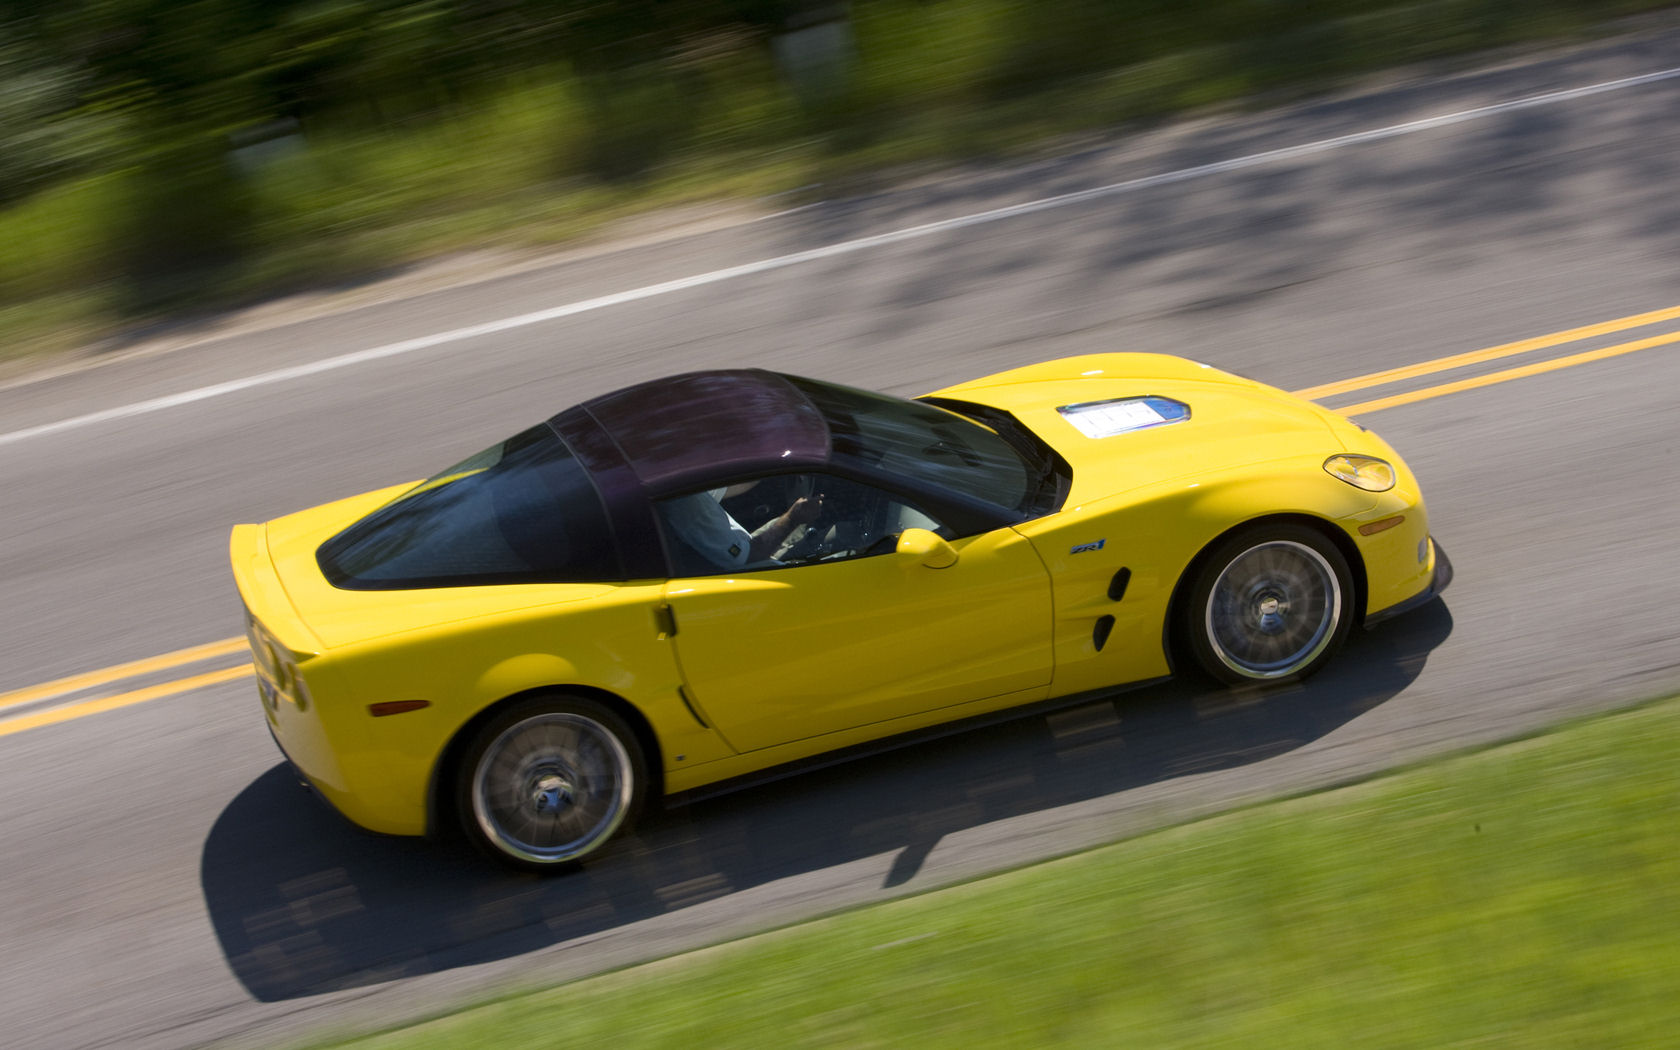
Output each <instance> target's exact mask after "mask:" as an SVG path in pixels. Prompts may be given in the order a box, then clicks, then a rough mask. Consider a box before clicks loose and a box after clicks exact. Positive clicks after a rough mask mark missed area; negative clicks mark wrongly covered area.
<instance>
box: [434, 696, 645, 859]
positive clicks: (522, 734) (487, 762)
mask: <svg viewBox="0 0 1680 1050" xmlns="http://www.w3.org/2000/svg"><path fill="white" fill-rule="evenodd" d="M459 768H460V773H459V775H458V778H457V783H456V809H457V813H458V814H459V817H460V822H461V827H462V829H463V830H464V831H465V832H466V835H467V838H468V839H470V840H471V841H472V842H473V844H474V845H475V846H477V847H478V848H479V849H481V850H483V851H485V852H486V853H488V854H489V855H490V856H491V857H494V858H495V859H496V860H498V861H501V862H502V863H504V864H508V865H511V866H513V867H516V868H523V869H525V870H527V871H555V870H561V869H564V868H567V867H570V866H572V865H574V864H576V863H577V862H578V861H581V860H583V859H584V858H586V857H588V856H591V855H592V854H594V853H596V852H597V851H599V850H600V849H601V848H602V847H603V846H605V845H606V844H607V843H608V842H609V841H611V840H612V838H613V836H614V835H616V834H618V833H619V832H620V831H623V830H625V829H627V828H628V827H629V826H630V825H631V824H632V823H633V822H634V820H635V817H636V814H637V813H638V811H639V810H640V809H641V806H642V803H643V801H644V796H645V795H646V793H647V780H648V778H647V763H646V759H645V758H644V756H643V755H642V749H641V745H640V744H639V743H638V742H637V740H636V735H635V733H633V732H631V731H630V728H629V727H628V726H627V725H625V723H624V720H623V719H622V718H620V717H619V716H618V715H617V714H616V713H614V712H613V711H612V710H611V709H610V708H608V707H607V706H606V705H604V704H601V703H599V702H597V701H594V700H590V699H586V698H584V697H578V696H568V695H564V694H551V695H548V696H541V697H533V698H531V699H528V700H521V701H518V702H516V703H514V704H511V705H509V706H508V707H507V708H506V709H505V710H503V711H501V712H499V713H498V714H497V715H496V716H495V717H493V718H492V719H491V720H490V721H489V722H487V723H485V724H484V725H483V726H482V727H481V728H480V729H479V730H478V732H477V733H475V734H474V736H473V738H472V741H471V743H470V744H468V746H467V749H466V751H465V753H464V757H463V760H462V762H461V765H460V767H459Z"/></svg>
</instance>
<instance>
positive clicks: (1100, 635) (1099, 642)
mask: <svg viewBox="0 0 1680 1050" xmlns="http://www.w3.org/2000/svg"><path fill="white" fill-rule="evenodd" d="M1112 630H1114V617H1112V616H1099V617H1097V625H1096V626H1095V627H1093V628H1091V644H1092V645H1094V646H1096V647H1097V652H1099V653H1100V652H1102V647H1103V646H1105V645H1107V644H1108V633H1109V632H1110V631H1112Z"/></svg>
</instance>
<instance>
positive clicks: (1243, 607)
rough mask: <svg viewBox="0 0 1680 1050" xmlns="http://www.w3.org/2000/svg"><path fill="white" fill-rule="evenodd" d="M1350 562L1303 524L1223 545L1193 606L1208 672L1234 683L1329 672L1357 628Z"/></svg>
mask: <svg viewBox="0 0 1680 1050" xmlns="http://www.w3.org/2000/svg"><path fill="white" fill-rule="evenodd" d="M1353 598H1354V591H1353V582H1352V575H1351V573H1349V571H1348V565H1347V560H1346V559H1345V558H1344V557H1342V553H1341V551H1339V550H1337V549H1336V546H1335V544H1333V543H1331V542H1330V541H1329V540H1328V539H1326V538H1325V537H1324V536H1322V535H1321V534H1319V533H1317V532H1315V531H1313V530H1312V529H1309V528H1306V527H1304V526H1300V525H1289V524H1277V525H1260V526H1256V527H1254V528H1251V529H1245V530H1243V531H1242V532H1239V533H1237V534H1235V535H1233V536H1231V537H1229V538H1227V539H1225V540H1224V541H1222V542H1221V543H1220V544H1219V545H1218V546H1217V547H1215V548H1214V549H1213V550H1212V551H1211V552H1210V553H1209V555H1208V557H1207V558H1206V559H1205V560H1204V561H1203V563H1202V569H1201V572H1200V575H1199V576H1198V577H1197V579H1196V582H1195V585H1194V587H1193V588H1192V590H1191V595H1190V602H1189V603H1188V607H1187V608H1186V610H1185V612H1186V623H1185V624H1184V626H1185V628H1186V632H1187V634H1188V637H1189V639H1190V645H1191V650H1192V651H1193V653H1194V654H1195V657H1196V661H1197V663H1199V664H1200V665H1201V667H1202V668H1203V670H1205V671H1207V672H1208V673H1209V674H1211V675H1213V676H1214V677H1215V678H1218V679H1220V680H1221V681H1225V682H1230V683H1233V684H1243V683H1256V682H1275V681H1282V680H1287V679H1300V678H1305V677H1306V676H1307V675H1310V674H1312V673H1313V672H1315V671H1317V670H1318V669H1319V668H1321V667H1323V666H1324V664H1325V663H1326V662H1328V661H1329V659H1330V657H1331V656H1332V655H1333V654H1334V653H1335V651H1336V650H1337V649H1338V648H1339V647H1340V646H1341V644H1342V641H1343V640H1344V639H1345V638H1346V637H1347V633H1348V629H1349V627H1350V626H1351V625H1352V623H1353V615H1352V602H1353Z"/></svg>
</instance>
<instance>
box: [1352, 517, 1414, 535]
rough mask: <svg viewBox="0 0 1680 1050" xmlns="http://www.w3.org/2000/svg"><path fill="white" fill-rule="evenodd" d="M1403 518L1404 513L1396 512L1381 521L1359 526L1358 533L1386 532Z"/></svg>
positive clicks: (1373, 533)
mask: <svg viewBox="0 0 1680 1050" xmlns="http://www.w3.org/2000/svg"><path fill="white" fill-rule="evenodd" d="M1405 520H1406V516H1405V515H1404V514H1396V515H1395V516H1394V517H1392V518H1384V519H1382V520H1381V521H1373V522H1370V523H1369V524H1365V525H1361V526H1359V534H1360V535H1361V536H1375V535H1376V534H1377V533H1379V532H1387V531H1388V530H1389V529H1392V528H1394V526H1396V525H1398V524H1400V523H1401V522H1402V521H1405Z"/></svg>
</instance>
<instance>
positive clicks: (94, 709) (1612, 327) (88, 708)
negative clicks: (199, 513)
mask: <svg viewBox="0 0 1680 1050" xmlns="http://www.w3.org/2000/svg"><path fill="white" fill-rule="evenodd" d="M1676 319H1680V306H1674V307H1669V308H1668V309H1666V310H1653V311H1651V312H1649V313H1642V314H1633V315H1632V316H1629V317H1622V318H1618V319H1617V320H1614V321H1604V322H1602V323H1600V324H1593V325H1587V326H1585V327H1582V328H1571V329H1569V330H1568V331H1564V332H1554V333H1553V334H1551V335H1542V336H1538V337H1536V338H1533V339H1523V340H1520V341H1518V342H1515V343H1503V344H1501V345H1499V346H1491V347H1488V348H1487V349H1485V350H1474V351H1471V352H1470V353H1465V354H1454V355H1452V356H1449V357H1438V358H1436V359H1434V360H1433V361H1424V362H1422V363H1421V364H1415V365H1406V366H1405V367H1402V368H1390V369H1387V370H1385V371H1382V372H1371V373H1368V374H1366V375H1362V376H1355V377H1354V378H1352V379H1344V380H1342V381H1340V382H1336V383H1325V384H1324V385H1322V386H1314V387H1308V388H1307V389H1305V390H1297V391H1295V395H1296V396H1297V397H1304V398H1307V399H1309V400H1314V401H1321V400H1324V399H1325V398H1334V397H1336V396H1338V395H1341V394H1351V393H1354V392H1356V391H1360V390H1369V389H1371V388H1373V387H1379V386H1387V385H1388V384H1391V383H1401V382H1405V381H1406V380H1409V379H1419V378H1422V377H1424V376H1431V375H1438V374H1440V373H1442V372H1450V371H1452V370H1454V369H1458V368H1468V367H1470V366H1472V365H1479V364H1485V363H1487V362H1489V361H1498V360H1501V359H1503V358H1507V357H1516V356H1518V355H1521V354H1528V353H1534V352H1536V351H1540V350H1547V349H1550V348H1552V347H1555V346H1563V345H1566V344H1568V343H1574V342H1579V341H1581V340H1583V339H1594V338H1597V337H1599V336H1603V335H1610V334H1612V333H1615V332H1622V331H1626V330H1628V329H1632V328H1642V327H1644V326H1646V325H1654V324H1660V323H1661V322H1663V321H1673V320H1676ZM1675 343H1680V332H1669V333H1666V334H1663V335H1654V336H1649V337H1647V338H1643V339H1635V340H1632V341H1630V342H1625V343H1617V344H1615V345H1613V346H1606V347H1601V348H1599V349H1596V350H1587V351H1584V352H1582V353H1577V354H1570V355H1568V356H1565V357H1557V358H1550V359H1548V360H1545V361H1537V362H1534V363H1533V364H1527V365H1521V366H1519V367H1516V368H1507V369H1504V370H1502V371H1498V372H1491V373H1488V374H1486V375H1479V376H1472V377H1470V378H1468V379H1460V380H1455V381H1453V382H1450V383H1440V384H1437V385H1434V386H1427V387H1423V388H1421V389H1417V390H1411V391H1407V392H1405V393H1399V394H1393V395H1390V396H1387V397H1380V398H1376V399H1374V400H1371V401H1361V402H1359V403H1357V404H1352V405H1343V406H1340V407H1338V408H1336V411H1337V412H1340V413H1341V414H1343V415H1346V416H1357V415H1366V414H1369V413H1371V412H1380V411H1382V410H1383V409H1385V408H1394V407H1395V406H1397V405H1409V404H1413V403H1415V402H1418V401H1427V400H1429V399H1430V398H1435V397H1442V396H1444V395H1446V394H1456V393H1458V392H1460V391H1463V390H1474V389H1476V388H1478V387H1484V386H1492V385H1494V384H1495V383H1505V382H1509V381H1510V380H1513V379H1522V378H1524V377H1526V376H1533V375H1540V374H1542V373H1544V372H1555V371H1558V370H1559V369H1564V368H1573V367H1575V366H1576V365H1584V364H1587V363H1589V362H1592V361H1603V360H1605V359H1607V358H1611V357H1619V356H1621V355H1623V354H1631V353H1634V352H1636V351H1639V350H1649V349H1652V348H1653V347H1659V346H1670V345H1672V344H1675ZM244 650H245V639H243V638H228V639H225V640H223V641H219V642H210V643H207V644H205V645H199V646H194V647H193V648H190V649H181V650H179V651H177V652H173V653H165V654H164V655H162V656H154V657H151V658H149V659H145V660H136V661H134V662H132V663H126V664H119V665H117V666H115V667H107V668H105V669H103V670H99V671H89V672H87V673H86V674H80V675H73V676H71V677H69V678H60V679H58V680H57V681H53V682H47V683H45V684H42V685H37V686H31V687H29V688H27V689H20V690H17V691H16V692H11V693H0V736H8V735H10V734H12V733H21V732H23V731H24V730H26V729H35V728H37V727H39V726H44V725H53V724H55V723H58V722H67V721H69V720H71V719H73V718H81V717H83V716H85V715H93V714H98V713H100V712H102V711H112V710H115V709H117V708H119V707H128V706H130V705H132V704H141V703H145V702H146V701H148V700H156V699H158V698H160V697H165V696H175V695H177V694H179V693H185V692H188V691H189V690H193V689H202V688H204V687H206V686H211V685H218V684H220V683H222V682H230V681H233V680H234V679H236V678H244V677H247V676H249V675H250V674H251V673H252V670H251V665H250V664H249V663H245V664H241V665H240V666H237V667H227V668H222V669H219V670H214V671H206V672H203V673H201V674H196V675H192V676H190V677H187V678H181V679H177V680H175V681H171V682H164V683H161V684H159V685H151V686H146V687H144V688H141V689H134V690H130V691H128V692H123V693H118V694H116V695H114V696H103V697H95V698H92V699H87V700H81V701H78V702H76V703H71V704H62V705H58V706H51V707H47V708H45V709H43V710H38V711H32V712H29V713H27V714H19V715H14V716H12V717H5V712H6V711H8V710H11V709H16V708H22V707H26V706H29V705H31V704H40V703H45V702H46V701H50V700H54V699H57V698H61V697H67V696H71V695H74V694H76V693H80V692H84V691H86V690H90V689H95V688H97V687H99V686H102V685H109V684H111V683H114V682H122V681H127V680H129V679H132V678H139V677H141V676H143V675H148V674H156V673H157V672H159V671H167V670H171V669H173V668H177V667H184V666H186V665H188V664H193V663H199V662H202V661H207V660H214V659H218V658H220V657H225V656H231V655H233V654H235V653H240V652H243V651H244Z"/></svg>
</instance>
